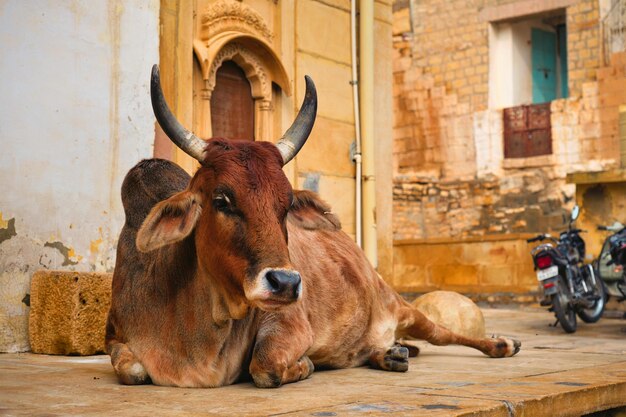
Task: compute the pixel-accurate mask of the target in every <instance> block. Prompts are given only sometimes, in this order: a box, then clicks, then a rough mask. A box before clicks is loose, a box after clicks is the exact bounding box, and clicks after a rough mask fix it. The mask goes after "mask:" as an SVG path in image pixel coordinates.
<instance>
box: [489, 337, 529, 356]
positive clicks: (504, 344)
mask: <svg viewBox="0 0 626 417" xmlns="http://www.w3.org/2000/svg"><path fill="white" fill-rule="evenodd" d="M495 342H496V343H495V349H493V352H492V353H491V354H490V355H489V356H491V357H492V358H508V357H510V356H513V355H515V354H517V352H519V351H520V348H521V347H522V342H520V341H519V340H515V339H509V338H507V337H499V338H497V339H495Z"/></svg>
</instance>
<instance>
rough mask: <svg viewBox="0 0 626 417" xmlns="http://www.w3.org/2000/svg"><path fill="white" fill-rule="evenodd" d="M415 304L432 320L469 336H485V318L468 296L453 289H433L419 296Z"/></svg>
mask: <svg viewBox="0 0 626 417" xmlns="http://www.w3.org/2000/svg"><path fill="white" fill-rule="evenodd" d="M412 304H413V306H414V307H416V308H417V309H418V310H419V311H421V312H422V313H423V314H424V315H425V316H426V317H428V318H429V319H430V320H431V321H433V322H435V323H437V324H439V325H440V326H443V327H445V328H447V329H448V330H451V331H453V332H454V333H458V334H460V335H463V336H467V337H485V318H484V317H483V312H482V311H481V310H480V308H479V307H478V306H477V305H476V304H475V303H474V302H473V301H472V300H470V299H469V298H467V297H466V296H464V295H462V294H459V293H457V292H453V291H433V292H429V293H426V294H424V295H422V296H420V297H417V298H416V299H415V300H414V301H413V303H412Z"/></svg>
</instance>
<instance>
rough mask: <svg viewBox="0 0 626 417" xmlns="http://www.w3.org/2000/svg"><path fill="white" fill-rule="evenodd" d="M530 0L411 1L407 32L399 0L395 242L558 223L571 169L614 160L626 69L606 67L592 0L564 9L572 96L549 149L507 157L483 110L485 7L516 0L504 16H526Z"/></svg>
mask: <svg viewBox="0 0 626 417" xmlns="http://www.w3.org/2000/svg"><path fill="white" fill-rule="evenodd" d="M528 3H529V2H528V1H521V2H520V1H517V2H515V1H487V2H485V4H484V7H481V8H478V7H476V6H475V5H473V6H472V5H470V4H468V3H466V2H460V1H452V2H445V3H441V2H434V1H426V2H419V3H417V2H416V3H414V8H413V16H412V18H413V32H412V33H411V32H410V25H407V24H406V19H409V18H410V17H409V13H408V3H407V2H396V4H395V8H394V17H395V20H394V25H395V26H394V53H395V56H394V138H393V139H394V147H393V152H394V184H395V185H394V238H395V239H429V238H441V237H454V238H458V237H469V236H480V235H485V234H500V233H520V232H539V231H544V230H545V229H558V228H560V227H562V215H563V214H564V209H565V208H566V207H567V206H568V205H571V204H570V202H571V201H573V199H574V187H573V186H572V185H567V184H566V182H565V175H566V174H567V173H568V172H574V171H580V170H591V171H597V170H602V169H605V168H607V167H609V168H610V167H612V166H614V165H615V164H616V158H619V155H615V154H614V152H613V149H615V146H616V144H617V143H618V142H617V117H618V111H617V106H618V105H619V103H624V102H626V99H625V98H624V97H622V95H623V94H622V93H621V91H624V88H623V85H622V84H621V83H623V82H626V78H625V77H624V75H623V70H620V68H621V66H620V65H622V66H623V64H621V61H620V59H621V58H615V59H614V62H612V66H611V68H599V66H600V65H601V56H602V55H601V54H602V48H601V42H600V31H599V27H600V26H599V11H598V5H597V2H595V1H587V0H582V1H578V2H574V1H572V2H569V3H571V4H572V5H571V6H569V7H567V9H566V10H567V11H566V21H567V25H568V66H569V90H570V94H569V98H567V99H560V100H555V101H553V102H552V106H551V111H552V117H551V120H552V135H553V153H552V155H547V156H542V157H535V158H526V159H522V160H505V159H504V158H503V149H502V141H503V139H502V133H503V132H502V129H503V127H502V111H501V109H488V108H487V97H488V83H489V80H488V66H489V63H488V61H489V45H488V27H489V22H488V20H485V19H486V18H485V17H484V9H485V8H489V7H492V8H494V10H496V12H498V13H500V12H501V11H499V10H498V6H502V5H510V6H511V7H509V8H507V11H506V13H513V12H515V8H519V9H520V10H519V11H517V12H519V13H523V11H524V8H529V6H528ZM403 6H404V7H403ZM511 10H513V12H511ZM481 13H482V14H481ZM496 14H497V13H496ZM496 14H494V15H496ZM620 71H622V72H620ZM616 91H619V92H620V93H617V94H616V93H615V92H616ZM617 146H618V145H617ZM618 154H619V152H618Z"/></svg>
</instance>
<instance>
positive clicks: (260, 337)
mask: <svg viewBox="0 0 626 417" xmlns="http://www.w3.org/2000/svg"><path fill="white" fill-rule="evenodd" d="M312 343H313V335H312V332H311V328H310V327H309V324H308V322H307V321H306V320H303V319H302V318H301V317H300V316H297V315H293V316H290V317H288V318H286V317H281V318H280V319H278V320H276V318H275V317H274V318H269V319H268V320H266V321H264V322H263V323H262V324H261V329H260V330H259V333H258V334H257V340H256V343H255V345H254V351H253V353H252V361H251V362H250V375H252V379H254V383H255V384H256V386H257V387H260V388H276V387H279V386H281V385H283V384H288V383H290V382H296V381H300V380H302V379H306V378H308V377H309V376H310V375H311V374H312V373H313V370H314V369H315V368H314V366H313V362H311V360H310V359H309V357H308V356H306V355H305V353H306V351H307V350H308V349H309V347H310V346H311V344H312Z"/></svg>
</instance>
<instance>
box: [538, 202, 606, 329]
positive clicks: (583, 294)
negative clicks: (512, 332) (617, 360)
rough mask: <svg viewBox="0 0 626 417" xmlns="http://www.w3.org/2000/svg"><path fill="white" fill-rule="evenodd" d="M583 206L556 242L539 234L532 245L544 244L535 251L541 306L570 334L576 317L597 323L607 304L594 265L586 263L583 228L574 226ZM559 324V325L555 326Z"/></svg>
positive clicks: (575, 211) (577, 208) (548, 236)
mask: <svg viewBox="0 0 626 417" xmlns="http://www.w3.org/2000/svg"><path fill="white" fill-rule="evenodd" d="M579 211H580V209H579V207H578V206H575V207H574V209H573V210H572V213H571V216H570V220H569V224H568V227H567V230H566V231H564V232H561V233H560V234H559V238H558V239H556V238H554V237H552V236H551V235H550V234H541V235H537V236H535V237H533V238H531V239H528V240H527V242H528V243H532V242H543V241H545V240H549V241H550V242H549V243H541V244H540V245H538V246H537V247H535V248H534V249H532V251H531V256H532V258H533V263H534V265H535V271H536V272H537V280H538V281H539V287H540V289H541V291H542V292H543V295H544V298H543V300H541V303H540V304H541V305H542V306H544V307H546V306H550V309H549V311H553V312H554V315H555V316H556V319H557V322H558V323H560V324H561V327H562V328H563V330H565V332H567V333H574V332H575V331H576V327H577V323H576V316H577V315H578V317H580V319H581V320H583V321H584V322H586V323H595V322H597V321H598V320H599V319H600V317H601V316H602V313H603V312H604V306H605V302H606V294H605V290H604V286H603V285H602V281H601V280H600V279H599V277H598V276H597V274H596V271H595V269H594V267H593V265H591V264H584V263H583V259H585V241H584V240H583V239H582V237H580V233H582V232H583V230H581V229H576V228H573V227H572V224H573V223H574V221H575V220H576V219H577V218H578V214H579ZM555 325H556V323H555Z"/></svg>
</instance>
